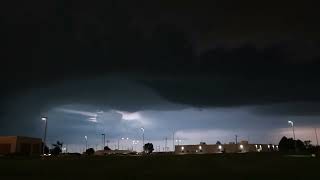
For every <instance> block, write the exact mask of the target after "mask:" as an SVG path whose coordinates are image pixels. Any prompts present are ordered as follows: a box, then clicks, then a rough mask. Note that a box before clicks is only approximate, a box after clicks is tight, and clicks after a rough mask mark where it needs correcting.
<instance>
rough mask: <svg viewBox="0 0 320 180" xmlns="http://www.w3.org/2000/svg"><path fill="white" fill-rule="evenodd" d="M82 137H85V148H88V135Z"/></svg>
mask: <svg viewBox="0 0 320 180" xmlns="http://www.w3.org/2000/svg"><path fill="white" fill-rule="evenodd" d="M84 138H85V139H86V150H87V149H88V136H84Z"/></svg>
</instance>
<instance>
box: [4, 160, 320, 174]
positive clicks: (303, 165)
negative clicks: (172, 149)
mask: <svg viewBox="0 0 320 180" xmlns="http://www.w3.org/2000/svg"><path fill="white" fill-rule="evenodd" d="M319 170H320V158H311V157H285V156H281V155H278V154H226V155H222V154H220V155H181V156H174V155H168V156H162V155H161V156H160V155H159V156H110V157H81V158H71V159H67V158H60V159H50V160H41V159H39V158H32V159H31V158H14V159H12V158H11V159H9V158H0V179H1V180H7V179H8V180H11V179H42V180H44V179H56V180H58V179H70V180H79V179H98V178H99V179H139V180H143V179H162V180H165V179H179V180H180V179H181V180H183V179H195V180H201V179H255V180H258V179H269V180H270V179H291V180H292V179H310V178H312V179H320V176H319V175H318V174H320V171H319Z"/></svg>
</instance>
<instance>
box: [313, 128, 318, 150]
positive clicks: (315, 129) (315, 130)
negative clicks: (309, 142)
mask: <svg viewBox="0 0 320 180" xmlns="http://www.w3.org/2000/svg"><path fill="white" fill-rule="evenodd" d="M314 132H315V134H316V140H317V146H319V141H318V133H317V128H314Z"/></svg>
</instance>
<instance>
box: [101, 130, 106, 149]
mask: <svg viewBox="0 0 320 180" xmlns="http://www.w3.org/2000/svg"><path fill="white" fill-rule="evenodd" d="M101 135H102V137H103V147H102V150H103V149H104V147H106V134H105V133H103V134H101Z"/></svg>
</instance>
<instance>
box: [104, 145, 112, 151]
mask: <svg viewBox="0 0 320 180" xmlns="http://www.w3.org/2000/svg"><path fill="white" fill-rule="evenodd" d="M103 149H104V150H105V151H110V150H111V149H110V148H109V147H108V146H105V147H104V148H103Z"/></svg>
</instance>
